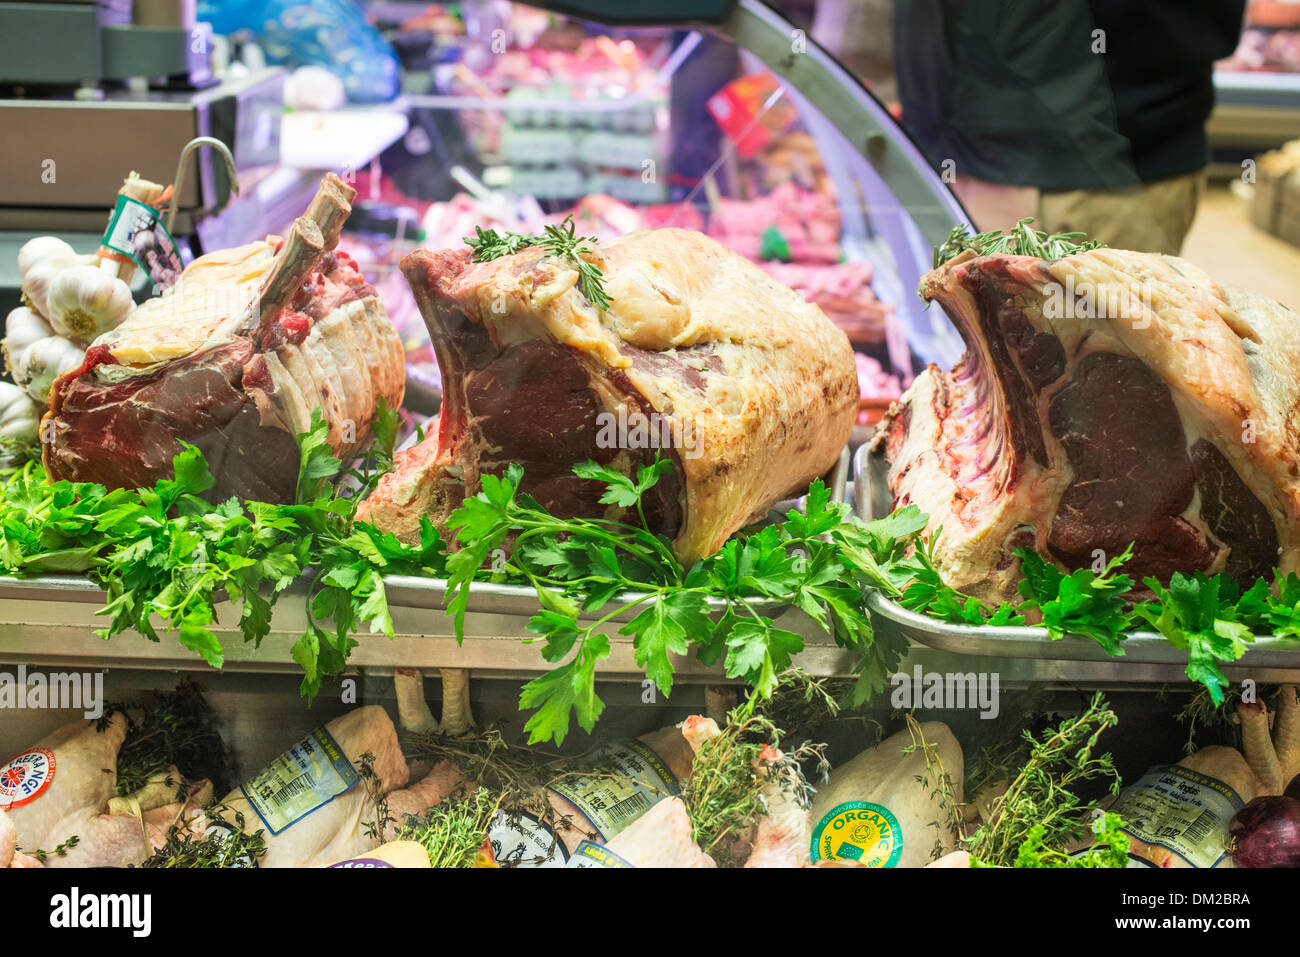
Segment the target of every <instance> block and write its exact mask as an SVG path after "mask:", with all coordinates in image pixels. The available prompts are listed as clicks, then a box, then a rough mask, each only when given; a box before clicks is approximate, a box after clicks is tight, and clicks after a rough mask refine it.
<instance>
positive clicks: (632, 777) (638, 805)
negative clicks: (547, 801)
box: [551, 741, 681, 842]
mask: <svg viewBox="0 0 1300 957" xmlns="http://www.w3.org/2000/svg"><path fill="white" fill-rule="evenodd" d="M592 761H593V763H594V764H595V766H596V767H599V768H604V769H606V772H605V775H604V776H602V777H596V776H594V775H587V774H575V775H573V776H571V777H566V778H564V779H562V780H561V781H560V782H559V783H558V784H555V785H553V786H552V787H551V790H552V791H554V792H555V793H556V794H558V795H559V796H560V797H562V798H564V799H565V800H566V801H569V802H570V803H572V804H573V805H574V806H575V807H577V809H578V810H579V811H580V812H581V813H582V816H583V817H585V818H586V819H587V821H588V822H589V823H590V824H591V826H592V827H593V828H595V830H596V833H597V834H598V835H599V836H600V839H601V840H602V841H604V842H608V841H609V840H610V839H611V838H612V837H614V835H615V834H617V833H618V832H619V831H621V830H623V828H625V827H627V826H628V825H629V824H631V823H632V822H633V821H635V820H636V819H637V818H639V817H640V816H641V815H642V814H644V813H645V812H646V811H648V810H650V808H651V807H653V806H654V805H655V804H657V803H658V802H659V800H660V799H661V798H665V797H669V796H671V795H674V794H677V793H678V792H679V791H680V790H681V789H680V788H679V787H678V785H677V778H676V777H674V775H673V772H672V771H670V770H668V765H666V764H664V762H663V759H662V758H660V757H659V755H657V754H655V753H654V751H652V750H651V749H650V748H649V747H647V746H646V745H645V744H644V743H642V742H641V741H616V742H614V743H613V744H610V745H606V746H605V747H603V748H601V749H600V750H599V751H597V752H596V754H595V756H594V757H593V758H592Z"/></svg>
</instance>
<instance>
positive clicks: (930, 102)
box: [894, 0, 1245, 253]
mask: <svg viewBox="0 0 1300 957" xmlns="http://www.w3.org/2000/svg"><path fill="white" fill-rule="evenodd" d="M1244 6H1245V0H1197V2H1195V3H1187V2H1185V0H896V2H895V10H894V64H895V72H896V74H897V77H898V86H899V98H900V100H901V102H902V106H903V126H904V128H905V129H906V130H907V131H908V132H909V133H910V134H911V135H912V136H913V138H914V139H915V140H916V141H917V143H918V145H919V146H920V147H921V149H922V150H923V151H924V152H925V154H926V156H927V157H928V159H929V160H930V162H931V163H933V164H934V166H935V167H936V169H938V170H939V171H940V173H941V174H942V175H943V176H944V178H945V180H947V181H948V182H950V183H951V184H952V186H953V189H954V191H955V192H956V193H957V194H958V196H959V197H961V199H962V201H963V202H964V203H965V204H966V207H967V210H968V211H969V212H970V214H971V217H972V220H973V221H974V223H975V225H976V226H977V228H979V229H992V228H1005V227H1008V226H1010V225H1012V224H1014V223H1015V222H1016V220H1018V219H1021V218H1023V217H1025V216H1033V217H1035V219H1036V221H1037V225H1038V226H1039V227H1040V228H1044V229H1048V230H1050V231H1060V230H1082V231H1084V232H1086V233H1088V235H1089V237H1090V238H1093V239H1097V240H1100V241H1101V242H1104V243H1106V244H1107V245H1111V246H1116V247H1120V248H1127V249H1138V250H1145V251H1152V252H1171V253H1176V252H1177V251H1178V250H1179V249H1180V248H1181V246H1182V243H1183V239H1184V237H1185V236H1186V235H1187V231H1188V230H1189V229H1190V228H1191V223H1192V219H1193V217H1194V216H1195V212H1196V206H1197V203H1198V201H1199V198H1200V195H1201V192H1202V191H1203V189H1204V183H1205V172H1204V170H1205V165H1206V162H1207V161H1208V158H1209V149H1208V144H1207V140H1206V136H1205V121H1206V119H1207V118H1208V117H1209V115H1210V111H1211V110H1212V109H1213V107H1214V84H1213V64H1214V61H1215V60H1217V59H1220V58H1222V57H1225V56H1228V55H1230V54H1231V53H1232V51H1233V50H1234V49H1235V47H1236V43H1237V39H1238V36H1239V34H1240V32H1241V20H1242V15H1243V12H1244Z"/></svg>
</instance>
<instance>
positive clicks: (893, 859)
mask: <svg viewBox="0 0 1300 957" xmlns="http://www.w3.org/2000/svg"><path fill="white" fill-rule="evenodd" d="M902 856H903V832H902V830H901V829H900V828H899V826H898V818H896V817H894V814H893V812H892V811H890V810H889V808H887V807H881V806H880V805H879V804H869V803H867V802H866V801H847V802H845V803H844V804H837V805H835V807H833V808H831V809H830V811H828V812H827V813H826V815H825V816H824V817H823V818H822V819H821V820H820V821H818V822H817V826H816V827H815V828H813V836H812V859H813V860H814V861H821V860H840V861H860V862H861V863H863V864H865V865H866V866H867V867H896V866H897V865H898V859H899V858H900V857H902Z"/></svg>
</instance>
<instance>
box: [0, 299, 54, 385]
mask: <svg viewBox="0 0 1300 957" xmlns="http://www.w3.org/2000/svg"><path fill="white" fill-rule="evenodd" d="M52 335H54V330H53V329H52V328H50V325H49V323H47V322H46V321H45V320H44V319H42V318H41V317H40V316H39V315H37V314H36V312H35V311H34V310H32V309H29V308H27V307H26V306H19V307H18V308H17V309H14V310H13V311H11V312H10V313H9V315H8V317H6V319H5V337H4V341H3V343H0V346H3V350H4V363H5V370H6V371H12V370H13V368H14V366H15V365H16V361H17V359H18V357H19V356H20V355H21V354H22V353H23V352H24V351H25V350H26V349H27V347H28V346H30V345H31V344H32V343H33V342H36V341H37V340H38V339H44V338H46V337H47V336H52ZM3 402H4V399H3V396H0V403H3Z"/></svg>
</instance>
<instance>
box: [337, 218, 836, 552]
mask: <svg viewBox="0 0 1300 957" xmlns="http://www.w3.org/2000/svg"><path fill="white" fill-rule="evenodd" d="M587 255H589V256H590V257H592V258H591V259H590V260H589V261H590V262H591V264H593V265H596V266H598V268H599V269H600V270H601V271H602V273H603V276H604V289H605V292H606V294H607V295H608V297H609V299H610V300H611V302H610V304H609V306H608V307H607V308H604V309H601V308H598V307H597V306H595V305H593V304H592V303H591V302H589V301H588V300H587V298H586V297H585V296H584V295H583V292H582V291H581V289H580V288H579V270H578V268H577V264H576V263H575V262H573V261H572V260H571V259H569V258H565V257H559V256H553V255H547V252H546V250H544V249H541V248H537V247H530V248H526V249H523V250H521V251H519V252H516V253H514V254H511V255H507V256H504V257H502V258H498V259H494V260H492V261H489V262H478V263H475V262H471V257H470V252H469V250H468V249H465V250H459V251H451V250H446V251H443V252H431V251H428V250H417V251H416V252H414V253H412V254H411V255H409V256H407V257H406V258H405V259H404V260H402V264H401V268H402V272H403V273H404V274H405V275H406V278H407V280H408V281H409V282H410V284H411V288H412V290H413V291H414V293H415V299H416V302H417V303H418V304H419V307H420V311H421V313H422V314H423V316H424V319H425V323H426V324H427V325H428V327H429V334H430V336H431V337H432V339H433V345H434V349H435V351H436V352H437V356H438V365H439V367H440V368H441V372H442V381H443V405H442V411H441V414H440V416H439V419H438V426H437V429H436V430H434V431H432V432H431V434H430V436H429V438H427V439H426V440H425V441H424V442H423V443H422V444H420V445H418V446H416V447H414V448H413V449H410V450H409V451H406V452H404V453H401V454H400V455H399V459H398V463H397V467H396V469H395V470H394V471H393V472H390V473H389V474H388V475H386V476H385V477H384V479H383V480H382V481H381V482H380V484H379V487H378V488H377V489H376V490H375V492H374V493H373V494H372V496H371V497H370V498H369V499H368V500H367V501H366V502H364V503H363V504H362V507H361V510H360V512H359V517H361V518H364V519H368V520H370V521H372V522H374V523H375V524H377V525H378V526H379V527H381V528H384V529H386V530H390V531H393V532H395V533H397V534H398V535H399V536H402V537H406V538H411V537H414V536H416V535H417V534H418V529H419V523H420V518H421V516H423V515H426V514H427V515H429V516H430V517H431V519H432V520H433V522H434V524H435V525H438V526H440V527H444V528H445V524H446V520H447V518H448V516H449V515H450V513H451V512H452V510H453V509H455V508H456V507H458V506H459V505H460V503H461V501H462V500H463V499H464V498H465V497H466V496H471V495H474V494H476V493H477V492H478V491H479V487H480V476H482V475H489V474H492V475H496V474H500V473H501V472H503V471H504V469H505V467H506V466H507V465H508V464H509V463H511V462H518V463H520V464H522V466H523V469H524V478H523V485H522V489H523V491H525V492H527V493H529V494H531V495H532V496H533V497H534V498H536V499H537V500H538V501H539V502H540V503H541V504H542V505H543V506H545V507H546V508H548V509H549V510H551V511H552V512H553V513H554V514H557V515H563V516H585V517H609V518H617V517H620V513H619V512H618V511H617V510H616V509H614V508H613V507H612V506H606V505H603V504H601V503H600V502H599V501H598V499H599V497H600V495H601V494H602V492H603V491H604V488H605V487H604V485H602V484H601V483H598V482H595V481H588V480H584V479H580V478H578V477H577V476H575V475H574V474H573V472H572V467H573V465H575V464H576V463H578V462H582V461H586V460H588V459H591V460H595V461H597V462H599V463H602V464H604V465H607V466H610V467H612V468H616V469H617V470H619V471H621V472H623V473H625V474H634V473H635V468H636V466H638V465H639V464H642V463H645V462H649V461H651V460H652V459H653V458H654V456H655V455H656V449H655V447H652V446H654V445H656V444H657V446H658V448H660V449H662V450H663V454H664V455H665V456H670V457H671V458H672V460H673V463H674V469H673V471H672V472H671V473H670V474H668V475H666V476H664V477H663V478H661V479H660V481H659V483H658V485H657V486H656V487H655V489H654V490H653V495H647V496H646V502H645V511H646V520H647V524H648V525H649V526H650V527H651V528H652V529H653V530H655V531H656V532H659V533H662V534H664V535H665V536H666V537H668V538H670V539H672V540H673V543H674V547H675V549H676V551H677V554H678V556H679V557H680V558H681V559H682V560H683V561H684V562H687V563H689V562H690V561H692V560H694V559H695V558H697V557H699V556H702V555H709V554H712V553H713V552H715V551H716V550H717V549H718V548H720V547H721V545H722V543H723V542H724V541H726V539H727V537H728V536H729V535H731V533H732V532H734V531H736V530H737V529H738V528H740V527H741V526H742V525H743V524H744V523H745V522H746V520H747V519H749V518H750V517H751V516H755V515H761V514H763V513H765V512H766V510H767V509H768V508H769V507H770V506H771V505H772V504H773V503H774V502H776V501H778V500H780V499H781V498H782V497H783V496H785V495H787V494H789V493H791V492H793V491H796V490H800V491H801V490H803V489H805V488H806V487H807V484H808V482H809V481H810V480H811V479H813V478H815V477H816V476H818V475H821V474H822V473H823V472H825V471H826V470H827V469H828V468H829V467H830V466H831V465H832V464H833V463H834V462H835V460H836V457H837V456H838V455H839V454H840V450H841V449H842V448H843V447H844V444H845V442H846V441H847V440H848V437H849V432H850V431H851V430H852V427H853V422H854V418H855V416H856V410H857V405H858V391H857V381H856V378H855V372H854V364H853V352H852V350H851V349H850V347H849V343H848V340H847V339H846V338H845V336H844V333H843V332H841V331H839V330H838V329H836V328H835V326H833V325H832V324H831V323H830V321H829V320H827V318H826V317H825V315H823V314H822V312H821V310H820V309H818V308H817V307H816V306H814V305H811V304H809V303H807V302H805V301H804V299H803V298H802V297H801V296H799V295H798V294H797V293H794V292H792V291H791V290H789V289H787V288H786V287H784V286H782V285H780V284H779V283H777V282H775V281H774V280H773V279H771V278H769V277H768V276H767V275H766V274H765V273H764V272H763V271H762V270H761V269H759V268H758V267H757V266H754V265H753V264H751V263H750V262H748V261H747V260H745V259H743V258H742V257H740V256H738V255H736V254H735V253H733V252H731V251H730V250H728V249H727V248H726V247H724V246H722V245H721V244H720V243H718V242H716V241H714V240H712V239H710V238H708V237H707V236H704V235H703V234H702V233H698V232H694V231H690V230H681V229H658V230H641V231H638V232H634V233H629V234H628V235H626V236H623V237H621V238H619V239H617V240H614V241H611V242H608V243H604V244H601V245H599V246H598V247H597V246H595V245H594V244H593V246H592V249H591V252H590V253H588V254H587Z"/></svg>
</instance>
